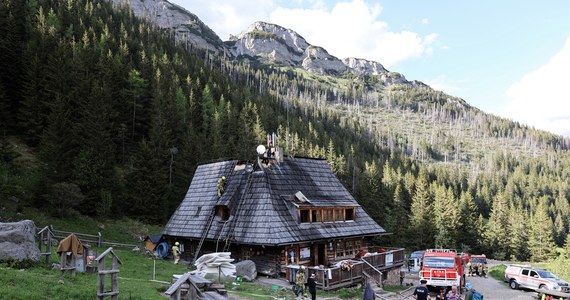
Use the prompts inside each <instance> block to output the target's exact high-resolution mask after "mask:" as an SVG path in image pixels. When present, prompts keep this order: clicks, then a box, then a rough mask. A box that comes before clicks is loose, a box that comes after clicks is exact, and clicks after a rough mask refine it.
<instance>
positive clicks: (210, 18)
mask: <svg viewBox="0 0 570 300" xmlns="http://www.w3.org/2000/svg"><path fill="white" fill-rule="evenodd" d="M170 2H173V3H176V4H178V5H180V6H182V7H184V8H185V9H187V10H188V11H190V12H192V13H193V14H195V15H197V16H198V18H200V20H202V22H204V23H206V25H208V27H210V28H211V29H212V30H214V32H216V34H217V35H218V36H219V37H220V38H221V39H222V40H224V41H225V40H228V39H229V36H230V34H233V35H237V34H239V33H240V32H241V31H243V30H245V29H246V28H247V27H248V26H249V25H251V24H252V23H253V22H255V21H265V20H267V19H268V16H269V12H270V11H272V10H273V9H275V7H276V5H275V1H271V0H232V1H225V0H170Z"/></svg>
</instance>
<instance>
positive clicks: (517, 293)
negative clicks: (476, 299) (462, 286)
mask: <svg viewBox="0 0 570 300" xmlns="http://www.w3.org/2000/svg"><path fill="white" fill-rule="evenodd" d="M467 282H470V283H471V285H472V286H473V288H474V289H475V290H477V291H479V292H480V293H481V294H483V296H484V297H485V300H507V299H513V300H536V299H537V298H536V292H535V291H531V290H512V289H511V288H510V287H508V286H507V285H506V283H505V284H503V283H502V282H501V281H498V280H496V279H495V278H491V277H488V278H484V277H477V276H476V277H467Z"/></svg>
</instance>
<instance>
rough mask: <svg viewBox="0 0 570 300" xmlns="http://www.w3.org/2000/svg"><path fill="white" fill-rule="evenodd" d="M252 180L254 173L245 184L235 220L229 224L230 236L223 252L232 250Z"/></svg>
mask: <svg viewBox="0 0 570 300" xmlns="http://www.w3.org/2000/svg"><path fill="white" fill-rule="evenodd" d="M252 180H253V171H252V172H251V173H249V175H247V182H246V183H245V187H244V189H243V194H242V195H241V198H240V200H239V203H238V206H237V209H236V213H235V215H234V218H233V220H231V224H229V227H228V234H227V235H226V239H225V242H226V244H225V245H224V250H223V252H227V251H228V250H230V245H231V243H232V239H233V238H234V231H235V228H236V224H237V219H238V217H239V216H240V212H241V207H242V204H243V202H244V201H245V197H246V196H247V191H248V190H249V187H250V185H251V181H252Z"/></svg>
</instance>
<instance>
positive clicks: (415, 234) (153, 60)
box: [0, 0, 570, 260]
mask: <svg viewBox="0 0 570 300" xmlns="http://www.w3.org/2000/svg"><path fill="white" fill-rule="evenodd" d="M0 5H1V6H0V25H4V26H3V28H5V29H6V30H4V31H3V32H2V33H0V65H1V66H3V68H0V108H1V109H0V113H1V114H2V116H1V120H0V122H1V123H0V125H1V128H2V136H1V138H0V154H1V155H2V168H1V169H0V171H1V172H2V175H3V176H2V181H3V184H2V186H3V188H2V190H0V195H1V196H2V197H4V198H7V197H10V196H16V197H19V198H22V199H24V200H26V201H27V203H30V205H33V206H35V207H39V208H45V209H47V210H49V211H50V212H51V213H52V214H54V215H58V216H61V217H65V216H66V215H68V214H71V213H76V212H78V213H81V214H86V215H90V216H96V217H100V218H108V217H117V216H116V215H114V213H113V212H118V214H119V216H128V217H133V218H137V219H140V220H143V221H146V222H152V223H164V222H165V221H166V220H167V219H168V217H169V215H170V214H171V213H172V211H173V210H174V209H175V208H176V207H177V205H178V204H179V203H180V201H181V199H182V198H183V196H184V194H185V192H186V189H187V188H188V186H189V183H190V182H189V181H190V180H191V178H192V174H193V172H194V170H195V168H196V166H197V165H198V164H199V163H201V162H204V161H210V160H215V159H223V158H237V159H253V158H254V155H255V147H256V145H258V144H260V143H263V142H264V139H265V135H266V133H267V132H270V131H276V132H277V134H278V136H279V137H280V143H281V146H283V147H284V148H285V153H286V154H288V155H296V156H309V157H320V158H326V159H327V160H328V161H329V163H330V165H331V168H332V169H333V171H334V172H335V174H336V175H337V177H339V179H340V180H341V181H342V182H343V184H344V185H345V186H346V187H348V188H349V190H350V191H351V192H352V193H353V194H354V195H355V197H356V198H357V199H358V200H359V202H360V203H361V205H362V206H363V207H364V209H365V210H366V211H368V212H369V214H370V215H371V216H372V217H373V218H374V219H375V220H376V221H377V222H378V223H379V224H380V225H381V226H383V227H384V228H386V229H387V230H388V231H390V232H395V233H397V234H394V235H391V236H390V237H389V238H383V240H380V241H378V242H379V243H384V244H390V245H394V246H404V247H409V248H418V249H421V248H427V247H436V246H437V247H449V248H457V249H463V250H465V251H470V252H486V253H488V254H489V255H490V256H494V257H496V258H511V257H513V258H517V259H534V260H544V259H546V258H550V257H553V256H554V255H555V254H556V253H555V252H553V250H554V246H555V245H558V246H563V245H564V244H565V243H566V236H567V232H568V228H569V221H570V220H568V216H569V215H570V214H569V203H568V195H569V192H570V191H569V187H568V183H567V180H566V178H568V177H567V176H568V168H569V163H570V159H569V157H568V154H567V150H566V148H567V147H566V144H565V143H566V141H565V140H564V139H563V138H560V137H557V136H554V135H551V134H548V133H544V132H540V131H536V130H533V129H531V128H527V127H525V126H521V125H519V124H517V123H514V122H510V121H508V120H503V119H499V118H496V117H493V116H488V115H485V114H483V113H482V112H480V111H477V110H476V109H474V108H471V107H469V106H468V105H467V104H465V103H464V102H463V101H462V100H461V99H455V98H450V97H449V96H447V95H445V94H443V93H440V92H434V91H433V90H431V89H427V88H426V87H424V86H415V87H414V86H391V87H384V86H381V85H380V83H379V81H378V80H374V78H361V79H359V78H352V79H353V80H352V81H351V82H352V83H348V81H347V79H346V78H327V77H324V78H323V77H320V78H317V77H314V76H312V75H310V74H306V73H303V72H298V71H295V70H286V69H285V70H284V69H278V68H270V67H264V66H259V65H256V64H253V63H252V62H249V61H247V60H244V61H240V62H229V61H226V60H224V59H223V58H219V57H218V58H216V57H212V56H211V55H210V54H209V53H208V52H205V51H201V50H199V49H189V47H179V46H177V44H176V43H175V42H174V41H173V40H172V38H171V35H169V34H168V32H165V31H163V30H161V29H159V28H157V27H156V26H155V25H153V24H150V23H148V22H145V21H142V20H139V19H137V18H136V17H135V16H134V15H133V13H132V11H130V9H128V7H126V6H123V5H120V4H119V5H115V6H113V5H112V4H111V3H109V2H106V1H89V0H77V1H57V0H46V1H34V0H27V1H16V0H8V1H3V2H2V3H1V4H0ZM359 80H362V81H359ZM372 87H374V88H375V89H376V90H375V91H373V90H371V88H372ZM375 108H376V109H382V110H385V111H389V112H391V113H393V114H395V115H404V112H406V111H407V112H408V114H409V116H410V118H409V119H410V120H412V119H414V120H416V119H417V120H423V121H422V122H419V123H418V122H415V121H414V122H412V121H410V122H407V123H406V122H402V121H401V120H400V121H399V122H400V123H397V124H398V125H397V126H396V127H397V128H399V130H398V129H391V130H389V131H382V130H383V128H385V127H380V126H373V124H372V123H374V122H378V121H377V120H374V119H373V118H369V117H367V115H369V114H370V112H377V111H372V110H371V109H375ZM386 116H389V115H386ZM426 120H430V121H431V123H427V122H426ZM418 124H428V125H429V124H435V125H432V126H436V125H437V126H440V125H441V124H447V129H445V127H443V128H442V127H440V128H438V129H431V130H432V132H433V139H432V140H431V141H429V140H427V139H422V138H421V137H422V136H425V134H424V133H423V132H422V131H419V129H418V128H419V127H420V125H418ZM450 124H451V125H450ZM422 126H423V125H422ZM426 126H427V125H426ZM450 126H451V127H450ZM456 126H465V127H469V128H472V130H471V131H462V130H456V131H455V133H453V130H450V129H449V128H452V129H453V128H456ZM407 127H412V128H407ZM432 128H436V127H432ZM465 132H468V133H465ZM452 133H453V134H452ZM466 135H468V136H469V137H472V136H476V137H477V141H478V143H481V141H483V142H487V143H499V144H500V143H505V144H506V143H507V142H508V143H509V144H512V145H513V146H509V147H508V148H506V149H509V151H504V149H501V148H500V147H498V148H497V149H494V150H492V151H488V152H486V151H484V150H480V151H479V152H477V153H476V154H472V153H468V154H465V153H467V149H462V148H461V147H462V145H463V144H462V143H467V144H468V142H467V140H466ZM446 138H447V139H448V140H450V139H451V140H450V141H449V142H448V143H447V144H446V143H444V142H443V141H444V140H445V139H446ZM527 141H532V142H531V143H532V144H529V145H530V146H529V149H530V148H532V151H529V152H528V153H526V154H521V153H522V152H517V151H515V150H512V151H511V149H515V148H517V147H518V146H517V145H521V144H525V143H526V142H527ZM18 143H23V144H25V145H26V146H27V147H29V149H31V151H32V152H33V154H34V156H35V157H36V158H37V161H36V162H35V163H34V164H33V165H32V167H29V166H28V165H24V164H22V163H21V156H22V154H21V153H20V152H18V151H16V149H15V147H14V145H15V144H18ZM477 145H481V144H477ZM465 148H467V147H465ZM472 149H473V147H472Z"/></svg>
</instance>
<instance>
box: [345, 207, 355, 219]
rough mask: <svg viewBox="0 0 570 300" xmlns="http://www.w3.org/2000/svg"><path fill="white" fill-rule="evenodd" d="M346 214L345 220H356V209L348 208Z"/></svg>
mask: <svg viewBox="0 0 570 300" xmlns="http://www.w3.org/2000/svg"><path fill="white" fill-rule="evenodd" d="M345 213H346V218H345V220H346V221H349V220H354V208H347V209H346V210H345Z"/></svg>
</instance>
